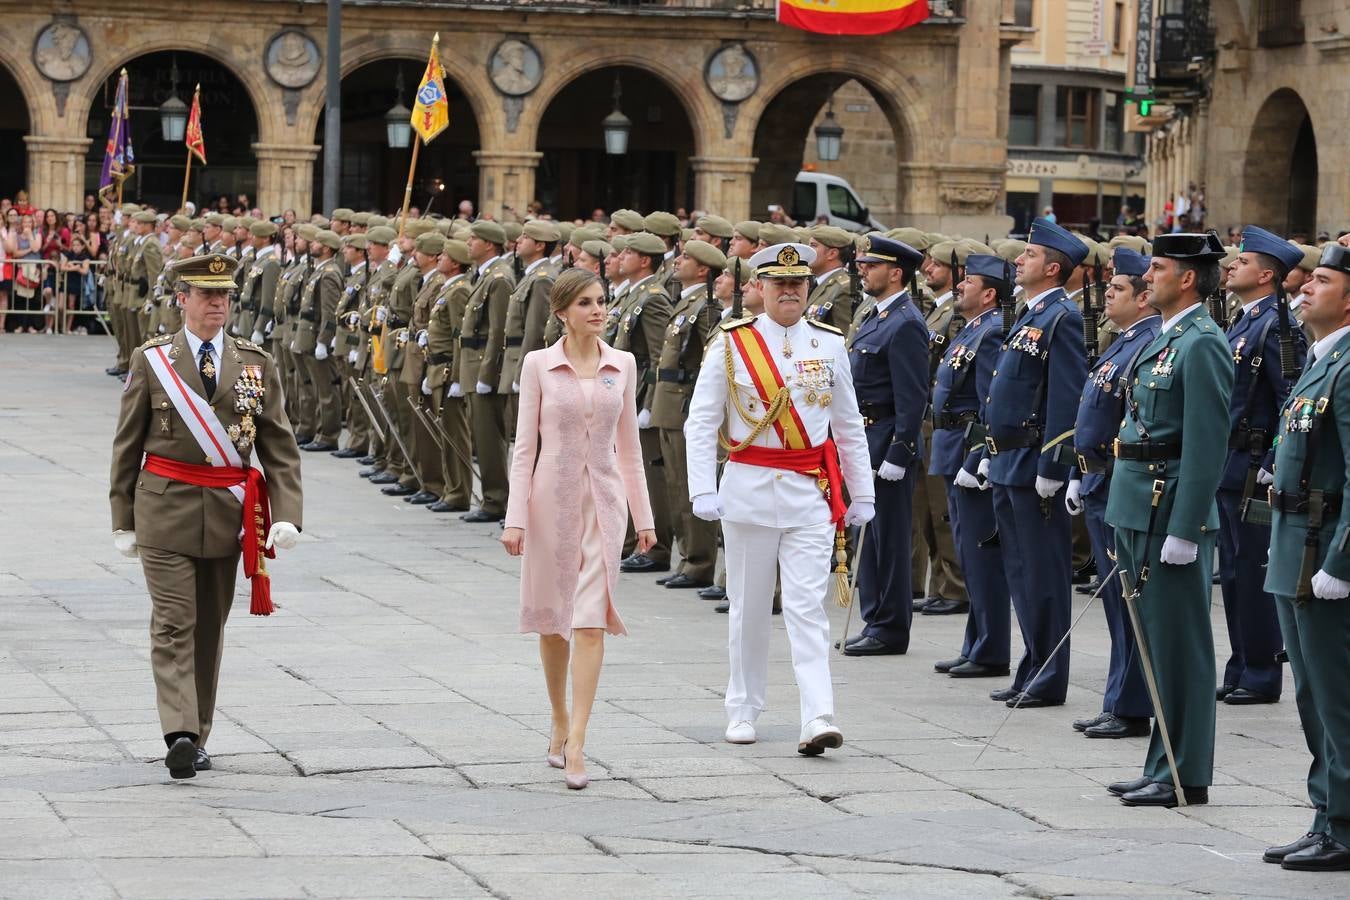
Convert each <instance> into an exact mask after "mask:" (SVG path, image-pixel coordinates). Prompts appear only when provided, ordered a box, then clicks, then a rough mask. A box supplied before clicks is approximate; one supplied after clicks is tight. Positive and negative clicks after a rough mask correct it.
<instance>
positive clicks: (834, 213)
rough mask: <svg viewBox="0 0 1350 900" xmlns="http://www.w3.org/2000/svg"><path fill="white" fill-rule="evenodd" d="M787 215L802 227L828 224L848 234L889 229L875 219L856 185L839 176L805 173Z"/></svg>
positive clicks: (793, 193) (803, 172) (794, 192)
mask: <svg viewBox="0 0 1350 900" xmlns="http://www.w3.org/2000/svg"><path fill="white" fill-rule="evenodd" d="M788 215H790V216H792V218H793V219H795V220H796V221H797V223H798V224H800V225H814V224H816V223H817V222H821V221H828V222H829V224H831V225H837V226H839V227H840V228H845V229H847V230H849V231H859V232H863V231H885V230H886V226H884V225H882V224H881V223H880V222H878V221H877V220H876V219H874V218H872V215H871V213H869V212H868V211H867V207H866V206H865V205H863V202H862V200H860V199H859V198H858V192H857V191H855V190H853V185H851V184H849V183H848V182H847V181H845V180H844V179H842V178H840V177H839V176H838V175H826V174H825V173H824V172H807V171H805V170H803V171H801V172H798V173H797V182H796V184H795V185H793V189H792V208H791V209H790V210H788Z"/></svg>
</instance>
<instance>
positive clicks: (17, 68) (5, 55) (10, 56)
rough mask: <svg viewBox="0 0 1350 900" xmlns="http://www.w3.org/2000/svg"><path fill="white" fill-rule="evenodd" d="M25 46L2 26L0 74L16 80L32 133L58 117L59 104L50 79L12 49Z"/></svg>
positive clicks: (16, 86)
mask: <svg viewBox="0 0 1350 900" xmlns="http://www.w3.org/2000/svg"><path fill="white" fill-rule="evenodd" d="M25 46H27V44H25V43H24V42H23V41H21V40H19V39H18V38H17V37H15V36H14V34H13V33H12V32H11V31H9V29H5V28H0V74H3V75H8V76H9V77H10V78H11V79H13V81H14V86H15V88H16V89H17V90H18V92H19V95H20V97H21V98H22V100H23V104H22V106H23V109H24V111H25V113H26V114H27V116H28V129H29V133H30V134H39V133H42V131H43V130H44V129H46V128H49V127H50V126H51V121H50V120H52V119H55V118H56V104H55V103H54V102H52V100H51V99H50V98H51V96H52V90H51V82H49V81H47V80H46V79H45V78H43V77H42V76H41V75H39V74H38V71H37V68H36V67H35V66H34V65H33V63H32V61H31V60H28V59H18V58H16V57H15V56H14V53H13V50H12V48H15V47H25ZM43 101H46V102H43Z"/></svg>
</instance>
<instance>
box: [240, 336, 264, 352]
mask: <svg viewBox="0 0 1350 900" xmlns="http://www.w3.org/2000/svg"><path fill="white" fill-rule="evenodd" d="M234 345H235V346H236V347H238V348H239V349H240V350H257V351H258V352H259V353H266V352H267V351H266V350H264V349H263V348H261V347H259V346H258V345H257V344H255V343H253V342H252V341H250V340H246V339H245V338H235V339H234Z"/></svg>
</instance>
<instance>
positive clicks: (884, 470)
mask: <svg viewBox="0 0 1350 900" xmlns="http://www.w3.org/2000/svg"><path fill="white" fill-rule="evenodd" d="M877 477H878V478H880V479H881V480H882V481H900V480H901V479H902V478H904V477H905V467H904V466H897V465H895V464H894V463H888V462H884V461H883V462H882V463H881V468H879V469H877Z"/></svg>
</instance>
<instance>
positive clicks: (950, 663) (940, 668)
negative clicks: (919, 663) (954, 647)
mask: <svg viewBox="0 0 1350 900" xmlns="http://www.w3.org/2000/svg"><path fill="white" fill-rule="evenodd" d="M966 662H970V660H968V659H966V658H965V657H964V656H958V657H957V658H956V659H940V660H938V661H937V662H935V663H933V671H934V672H942V673H944V674H945V673H947V672H950V671H951V670H952V669H955V668H956V667H957V666H959V665H961V664H962V663H966Z"/></svg>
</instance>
